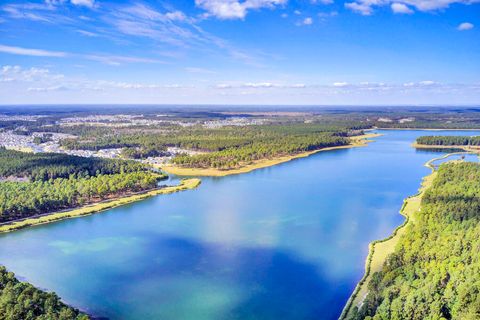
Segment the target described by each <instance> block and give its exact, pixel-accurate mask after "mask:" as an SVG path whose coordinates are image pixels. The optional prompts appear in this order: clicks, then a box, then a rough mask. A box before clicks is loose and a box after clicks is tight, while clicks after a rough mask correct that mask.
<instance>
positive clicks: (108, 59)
mask: <svg viewBox="0 0 480 320" xmlns="http://www.w3.org/2000/svg"><path fill="white" fill-rule="evenodd" d="M82 57H83V58H85V59H88V60H94V61H98V62H101V63H105V64H109V65H112V66H118V65H121V64H124V63H165V62H164V61H162V60H157V59H149V58H140V57H129V56H117V55H95V54H87V55H83V56H82Z"/></svg>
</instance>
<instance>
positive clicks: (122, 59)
mask: <svg viewBox="0 0 480 320" xmlns="http://www.w3.org/2000/svg"><path fill="white" fill-rule="evenodd" d="M0 52H4V53H9V54H15V55H24V56H35V57H55V58H65V57H75V58H80V59H87V60H94V61H98V62H102V63H105V64H109V65H115V66H116V65H120V64H124V63H165V62H164V61H162V60H158V59H150V58H142V57H130V56H118V55H108V54H105V55H98V54H76V53H68V52H62V51H47V50H42V49H30V48H21V47H12V46H4V45H0Z"/></svg>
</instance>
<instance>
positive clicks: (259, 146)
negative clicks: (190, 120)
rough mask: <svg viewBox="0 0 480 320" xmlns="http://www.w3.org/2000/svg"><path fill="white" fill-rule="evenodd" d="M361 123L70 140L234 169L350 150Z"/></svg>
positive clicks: (75, 145) (74, 144) (73, 145)
mask: <svg viewBox="0 0 480 320" xmlns="http://www.w3.org/2000/svg"><path fill="white" fill-rule="evenodd" d="M364 127H365V125H363V124H361V123H354V122H352V123H350V122H349V123H342V125H339V124H335V123H328V124H325V123H303V122H302V123H297V122H295V123H284V124H275V125H272V124H270V125H255V126H241V127H240V126H238V127H237V126H232V127H221V128H216V129H207V128H204V127H201V126H194V127H191V128H176V129H174V130H167V131H166V132H156V133H143V132H137V133H131V132H128V133H126V134H116V135H104V136H101V137H96V138H94V139H92V137H90V136H83V137H81V138H80V139H66V140H64V141H62V144H63V146H64V147H66V148H70V149H87V150H99V149H103V148H111V147H123V148H125V149H124V151H123V153H122V154H123V155H125V156H126V157H129V158H135V159H138V158H145V157H148V156H151V155H155V154H157V155H162V154H163V152H164V151H165V150H166V149H167V148H168V147H178V148H182V149H188V150H194V151H200V152H205V154H201V155H194V156H189V155H179V156H178V157H176V158H175V159H174V163H175V164H177V165H182V166H192V167H215V168H232V167H236V166H238V165H239V164H241V163H244V162H249V161H253V160H258V159H264V158H269V157H275V156H279V155H290V154H294V153H298V152H303V151H309V150H315V149H320V148H324V147H331V146H339V145H345V144H348V140H347V139H346V137H347V136H349V135H351V134H352V133H356V134H360V133H361V132H362V131H361V130H362V129H363V128H364Z"/></svg>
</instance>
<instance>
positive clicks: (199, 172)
mask: <svg viewBox="0 0 480 320" xmlns="http://www.w3.org/2000/svg"><path fill="white" fill-rule="evenodd" d="M378 136H380V134H376V133H370V134H365V135H361V136H355V137H351V138H350V139H351V143H350V144H348V145H345V146H338V147H329V148H323V149H319V150H313V151H308V152H302V153H299V154H296V155H291V156H283V157H277V158H274V159H262V160H258V161H254V162H252V163H249V164H246V165H244V166H242V167H240V168H237V169H229V170H221V169H214V168H208V169H203V168H183V167H179V166H172V165H167V166H162V167H161V169H162V170H164V171H165V172H167V173H170V174H175V175H178V176H211V177H223V176H228V175H232V174H240V173H247V172H250V171H253V170H256V169H260V168H266V167H271V166H274V165H277V164H280V163H284V162H287V161H291V160H294V159H299V158H305V157H308V156H310V155H312V154H315V153H318V152H322V151H329V150H338V149H347V148H353V147H361V146H365V145H366V144H367V143H368V142H371V141H372V140H369V139H371V138H374V137H378Z"/></svg>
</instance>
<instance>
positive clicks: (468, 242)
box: [352, 162, 480, 320]
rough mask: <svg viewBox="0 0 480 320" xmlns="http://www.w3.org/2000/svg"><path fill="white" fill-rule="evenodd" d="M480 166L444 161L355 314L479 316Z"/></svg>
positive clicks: (378, 316)
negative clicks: (412, 220)
mask: <svg viewBox="0 0 480 320" xmlns="http://www.w3.org/2000/svg"><path fill="white" fill-rule="evenodd" d="M479 248H480V165H479V164H477V163H468V162H466V163H447V164H443V165H441V166H440V168H439V171H438V175H437V177H436V178H435V180H434V182H433V185H432V187H431V188H429V189H428V190H427V191H426V193H425V195H424V197H423V199H422V204H421V211H420V212H419V213H418V214H417V216H416V219H415V223H412V224H410V225H409V227H408V229H407V230H406V232H405V233H404V235H403V236H402V237H401V238H400V240H399V243H398V244H397V247H396V248H395V252H394V253H393V254H391V255H390V256H389V257H388V258H387V260H386V262H385V264H384V267H383V269H382V271H381V272H378V273H375V274H374V275H373V278H372V281H371V282H370V283H369V287H368V288H369V293H368V295H367V297H366V299H365V301H364V303H363V304H362V306H361V308H360V310H358V309H356V310H354V313H355V315H354V316H353V317H352V319H375V320H380V319H382V320H383V319H385V320H386V319H413V320H417V319H418V320H423V319H461V320H474V319H480V255H479V254H478V252H479Z"/></svg>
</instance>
